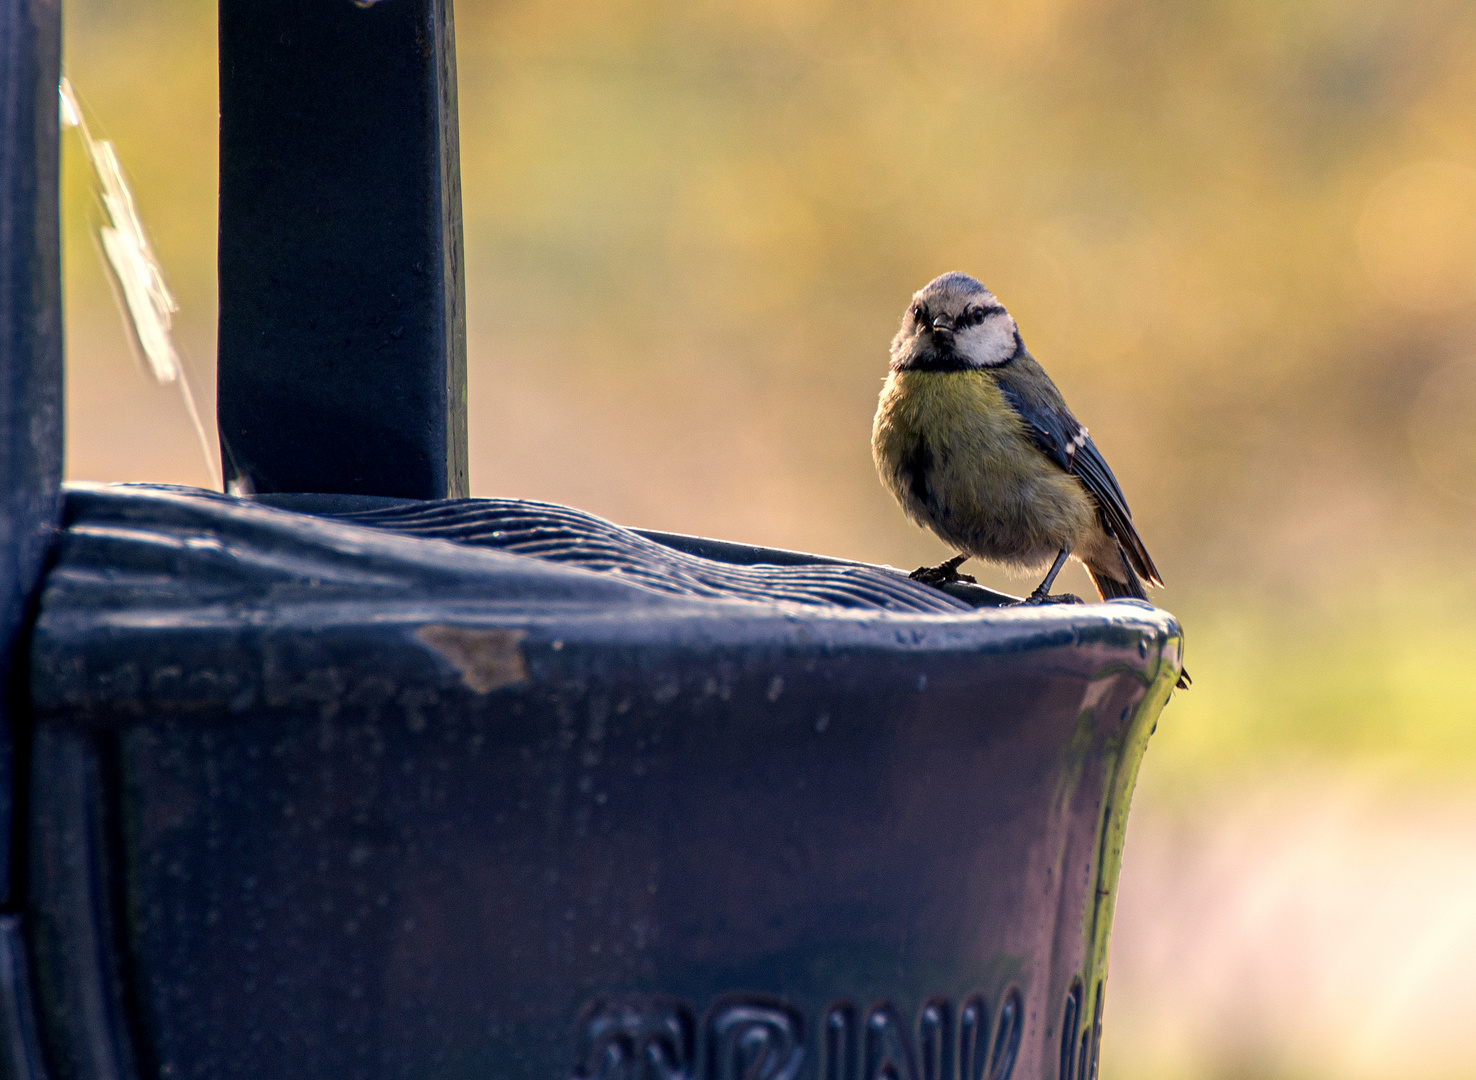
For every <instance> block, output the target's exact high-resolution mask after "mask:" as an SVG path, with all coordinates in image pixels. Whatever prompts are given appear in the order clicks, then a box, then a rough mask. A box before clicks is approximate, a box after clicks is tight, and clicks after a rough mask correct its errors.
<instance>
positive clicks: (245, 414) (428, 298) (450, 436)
mask: <svg viewBox="0 0 1476 1080" xmlns="http://www.w3.org/2000/svg"><path fill="white" fill-rule="evenodd" d="M453 36H454V27H453V23H452V12H451V0H312V2H311V3H303V2H301V0H220V255H219V258H220V328H219V334H220V339H219V359H218V390H219V398H218V405H217V415H218V419H219V423H220V439H221V448H222V457H223V459H224V466H225V475H226V478H227V481H228V482H234V483H235V484H236V485H237V486H238V487H239V488H244V489H246V490H253V491H258V492H293V491H300V492H328V493H342V494H364V495H397V496H403V497H409V498H443V497H446V496H448V495H452V496H454V495H465V494H466V491H467V466H466V324H465V316H464V311H463V296H464V287H463V279H462V251H461V181H460V173H461V169H460V159H459V151H458V143H457V120H456V57H455V48H454V43H453Z"/></svg>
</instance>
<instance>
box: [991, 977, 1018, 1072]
mask: <svg viewBox="0 0 1476 1080" xmlns="http://www.w3.org/2000/svg"><path fill="white" fill-rule="evenodd" d="M1024 1033H1025V1006H1024V1003H1023V1002H1021V1000H1020V991H1019V990H1016V989H1014V988H1013V987H1012V988H1011V989H1010V992H1009V993H1008V994H1006V995H1005V997H1004V1001H1003V1002H1002V1003H1001V1004H1000V1006H999V1026H998V1027H997V1028H995V1032H994V1052H993V1053H992V1054H990V1055H989V1080H1010V1074H1011V1073H1012V1072H1014V1071H1015V1057H1016V1055H1018V1054H1019V1053H1020V1036H1021V1035H1023V1034H1024Z"/></svg>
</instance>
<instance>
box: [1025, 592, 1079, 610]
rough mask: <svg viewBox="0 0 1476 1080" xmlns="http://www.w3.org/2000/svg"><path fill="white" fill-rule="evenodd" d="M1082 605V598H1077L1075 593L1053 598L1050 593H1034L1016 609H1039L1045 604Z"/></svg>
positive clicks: (1057, 595) (1059, 594)
mask: <svg viewBox="0 0 1476 1080" xmlns="http://www.w3.org/2000/svg"><path fill="white" fill-rule="evenodd" d="M1080 603H1082V599H1081V597H1079V596H1077V595H1076V594H1075V593H1069V592H1063V593H1056V594H1055V595H1054V596H1053V595H1051V594H1050V593H1043V592H1033V593H1031V594H1030V595H1029V596H1027V597H1026V598H1025V599H1024V600H1021V601H1020V602H1019V603H1018V604H1016V605H1015V606H1016V607H1039V606H1041V605H1043V604H1080Z"/></svg>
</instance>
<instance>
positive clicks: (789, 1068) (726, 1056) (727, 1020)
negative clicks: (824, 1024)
mask: <svg viewBox="0 0 1476 1080" xmlns="http://www.w3.org/2000/svg"><path fill="white" fill-rule="evenodd" d="M706 1036H707V1038H706V1069H705V1071H704V1073H703V1076H704V1080H794V1078H795V1077H796V1076H798V1075H799V1071H800V1066H801V1065H803V1064H804V1060H805V1018H804V1016H803V1015H802V1014H801V1013H800V1012H799V1011H798V1010H797V1009H794V1008H793V1007H791V1006H788V1005H786V1004H784V1003H783V1002H781V1001H779V1000H777V999H774V998H763V997H732V998H725V999H722V1000H721V1001H719V1002H718V1003H717V1004H716V1005H714V1006H713V1007H712V1009H711V1010H710V1012H709V1013H708V1018H707V1030H706Z"/></svg>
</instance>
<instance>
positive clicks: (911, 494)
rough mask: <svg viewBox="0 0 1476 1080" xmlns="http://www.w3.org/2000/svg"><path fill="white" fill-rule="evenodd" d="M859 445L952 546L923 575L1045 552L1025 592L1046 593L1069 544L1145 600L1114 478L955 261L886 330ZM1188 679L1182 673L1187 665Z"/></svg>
mask: <svg viewBox="0 0 1476 1080" xmlns="http://www.w3.org/2000/svg"><path fill="white" fill-rule="evenodd" d="M871 451H872V456H873V457H874V458H875V460H876V469H877V472H878V473H880V474H881V479H882V483H883V484H885V485H886V487H887V489H888V490H889V491H890V492H891V493H892V494H893V495H894V496H895V497H896V499H897V501H898V502H899V503H901V504H902V509H903V510H904V511H905V512H906V514H907V516H908V517H909V518H911V519H912V520H913V521H915V522H917V523H918V524H919V525H922V526H924V527H926V528H929V529H931V530H932V531H933V532H934V533H936V534H937V535H938V537H939V538H940V539H941V540H942V541H943V542H944V543H945V544H947V545H948V546H949V547H951V548H953V550H955V551H957V552H959V554H958V555H957V556H955V557H954V558H952V559H949V560H948V561H947V562H944V563H942V564H940V565H938V566H933V567H920V568H919V569H917V570H916V571H914V572H913V574H912V577H913V578H914V579H916V580H919V581H924V582H928V583H930V584H943V583H946V582H949V581H960V580H963V581H972V580H973V579H972V578H969V577H967V576H965V575H960V574H959V573H958V567H959V565H960V564H961V563H963V562H964V560H966V559H968V558H969V557H971V556H974V557H978V558H981V559H988V560H989V561H991V562H996V563H1002V564H1004V565H1005V566H1008V567H1012V568H1015V569H1019V570H1025V571H1029V570H1034V569H1036V568H1039V567H1044V566H1047V565H1049V567H1050V569H1049V570H1047V571H1046V575H1045V579H1044V580H1043V581H1041V583H1040V585H1039V586H1038V587H1037V588H1036V589H1035V591H1034V592H1032V593H1031V594H1030V596H1029V597H1028V598H1027V599H1026V600H1025V601H1023V602H1024V603H1026V604H1043V603H1051V602H1059V601H1063V600H1067V601H1075V600H1076V597H1072V596H1069V595H1068V596H1060V597H1053V596H1051V585H1052V584H1053V583H1054V582H1055V580H1056V575H1057V574H1059V573H1060V572H1061V567H1062V566H1064V565H1065V563H1066V560H1067V559H1068V558H1076V559H1078V560H1080V561H1081V562H1082V563H1083V564H1084V565H1085V566H1086V569H1087V573H1088V574H1090V575H1091V578H1092V582H1093V583H1094V584H1095V585H1096V587H1097V591H1098V592H1099V593H1100V594H1101V596H1102V599H1104V600H1113V599H1117V598H1119V597H1131V598H1133V599H1136V600H1146V599H1147V594H1146V593H1145V592H1144V589H1143V583H1144V582H1145V581H1146V582H1147V583H1149V584H1151V585H1162V584H1163V582H1162V580H1161V579H1160V577H1159V575H1158V568H1157V567H1156V566H1154V565H1153V559H1152V558H1151V557H1150V556H1149V554H1148V549H1147V548H1146V547H1144V546H1143V540H1142V538H1141V537H1140V536H1139V535H1138V530H1137V529H1136V528H1134V527H1133V515H1132V512H1131V511H1130V510H1128V505H1127V499H1126V498H1125V497H1124V496H1123V493H1122V488H1121V487H1119V486H1118V483H1117V478H1116V477H1115V476H1113V475H1112V470H1111V469H1109V468H1108V467H1107V462H1106V461H1104V460H1103V458H1102V454H1101V452H1100V451H1098V449H1097V447H1096V444H1095V443H1093V442H1092V439H1091V436H1090V435H1088V434H1087V429H1086V428H1085V427H1083V426H1082V425H1081V424H1080V423H1078V422H1077V420H1076V417H1074V416H1072V415H1071V410H1070V409H1068V408H1067V407H1066V402H1065V400H1064V399H1063V398H1062V397H1061V392H1060V391H1059V390H1057V389H1056V385H1055V383H1053V382H1051V379H1050V376H1049V375H1047V374H1046V373H1045V369H1043V368H1042V367H1041V366H1040V364H1039V363H1037V362H1036V360H1035V357H1033V356H1031V355H1030V352H1029V350H1027V349H1026V348H1025V342H1024V341H1023V340H1022V339H1021V337H1020V330H1019V328H1018V327H1017V326H1016V325H1015V320H1014V319H1013V318H1011V316H1010V313H1009V312H1008V311H1006V310H1005V309H1004V307H1003V305H1001V304H1000V303H999V301H998V300H996V299H995V298H994V295H993V294H992V293H991V292H990V291H989V290H988V289H986V288H985V287H984V286H983V285H981V284H980V283H979V282H977V281H975V280H974V279H973V278H971V277H969V276H968V275H967V274H959V273H951V274H944V275H943V276H941V277H938V278H935V279H934V280H932V281H930V282H929V283H928V284H927V285H926V286H924V287H923V288H922V289H920V290H919V291H918V292H917V293H916V294H914V295H913V297H912V304H911V306H910V307H908V309H907V313H906V314H905V315H904V316H903V318H902V328H901V329H900V330H899V331H898V332H897V336H896V337H895V338H894V339H893V340H892V366H891V372H890V373H889V374H888V376H887V380H886V385H885V386H883V387H882V392H881V400H880V401H879V402H878V403H877V408H876V420H875V422H874V424H873V426H872V431H871ZM1186 679H1187V676H1186Z"/></svg>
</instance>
